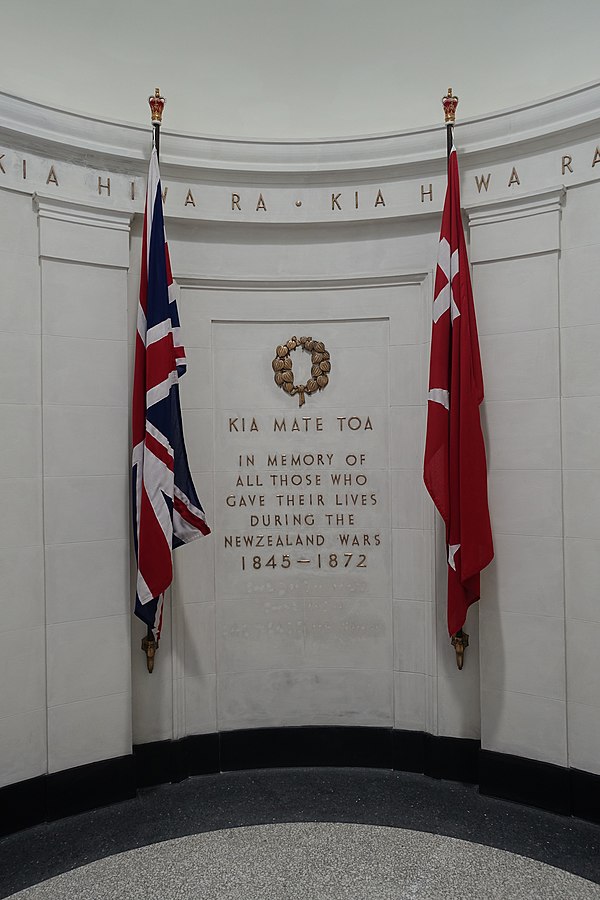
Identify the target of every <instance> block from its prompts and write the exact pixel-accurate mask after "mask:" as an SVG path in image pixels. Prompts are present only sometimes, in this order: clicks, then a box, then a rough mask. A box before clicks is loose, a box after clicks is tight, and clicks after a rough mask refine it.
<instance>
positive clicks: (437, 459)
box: [423, 146, 494, 635]
mask: <svg viewBox="0 0 600 900" xmlns="http://www.w3.org/2000/svg"><path fill="white" fill-rule="evenodd" d="M482 400H483V375H482V371H481V359H480V355H479V341H478V338H477V323H476V320H475V307H474V305H473V293H472V290H471V277H470V273H469V260H468V257H467V248H466V245H465V236H464V232H463V226H462V219H461V214H460V182H459V174H458V161H457V158H456V149H455V147H454V146H452V150H451V152H450V154H449V157H448V186H447V189H446V198H445V201H444V211H443V214H442V227H441V230H440V243H439V250H438V264H437V269H436V276H435V288H434V300H433V328H432V332H431V356H430V369H429V394H428V403H427V407H428V409H427V436H426V441H425V461H424V467H423V478H424V481H425V486H426V487H427V490H428V491H429V493H430V495H431V498H432V500H433V502H434V503H435V505H436V507H437V509H438V511H439V513H440V515H441V517H442V519H443V520H444V524H445V526H446V551H447V563H448V631H449V633H450V634H451V635H454V634H456V632H458V631H460V630H461V629H462V626H463V625H464V623H465V618H466V615H467V610H468V608H469V606H470V605H471V604H472V603H474V602H475V601H476V600H479V576H480V572H481V570H482V569H484V568H485V567H486V566H487V565H488V563H490V562H491V560H492V559H493V557H494V547H493V542H492V530H491V526H490V516H489V510H488V494H487V465H486V458H485V445H484V442H483V434H482V431H481V421H480V417H479V406H480V404H481V402H482Z"/></svg>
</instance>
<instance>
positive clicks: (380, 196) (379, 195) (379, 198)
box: [375, 188, 385, 207]
mask: <svg viewBox="0 0 600 900" xmlns="http://www.w3.org/2000/svg"><path fill="white" fill-rule="evenodd" d="M375 206H376V207H377V206H385V200H384V199H383V194H382V193H381V188H380V189H379V190H378V191H377V199H376V200H375Z"/></svg>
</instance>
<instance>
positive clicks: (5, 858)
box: [0, 769, 600, 900]
mask: <svg viewBox="0 0 600 900" xmlns="http://www.w3.org/2000/svg"><path fill="white" fill-rule="evenodd" d="M255 826H259V827H255ZM149 845H150V846H149ZM504 851H508V852H504ZM514 854H519V856H515V855H514ZM526 857H527V858H526ZM554 867H556V868H554ZM569 873H573V874H575V875H578V876H583V877H580V878H576V877H572V875H570V874H569ZM46 879H51V880H46ZM584 879H589V880H587V881H586V880H584ZM598 885H600V829H599V828H598V827H597V826H594V825H592V824H589V823H586V822H582V821H579V820H576V819H567V818H563V817H561V816H556V815H552V814H549V813H544V812H541V811H539V810H535V809H530V808H527V807H521V806H518V805H515V804H510V803H506V802H503V801H499V800H493V799H491V798H487V797H482V796H481V795H479V793H478V792H477V789H476V788H474V787H472V786H469V785H462V784H456V783H453V782H444V781H435V780H433V779H430V778H426V777H425V776H422V775H411V774H407V773H402V772H391V771H384V770H371V769H368V770H367V769H285V770H283V769H279V770H263V771H253V772H231V773H226V774H221V775H214V776H213V775H211V776H203V777H200V778H190V779H188V780H187V781H184V782H181V783H180V784H175V785H164V786H161V787H159V788H153V789H149V790H146V791H144V792H142V793H141V794H140V795H139V796H138V797H137V798H136V799H134V800H130V801H127V802H125V803H119V804H116V805H114V806H110V807H106V808H104V809H99V810H94V811H93V812H91V813H85V814H82V815H79V816H73V817H71V818H69V819H63V820H60V821H58V822H52V823H47V824H45V825H40V826H37V827H35V828H32V829H29V830H28V831H24V832H20V833H19V834H15V835H11V836H10V837H7V838H4V839H3V840H2V841H0V897H8V896H10V895H12V894H16V892H18V891H20V892H21V893H19V894H16V896H19V897H20V898H22V900H26V898H27V900H50V898H52V900H59V898H62V897H67V896H68V897H69V898H71V897H73V898H78V900H79V898H81V900H88V898H89V900H91V898H94V900H109V898H110V900H119V898H125V897H127V898H130V897H137V896H139V897H142V896H144V897H147V898H149V900H153V898H155V897H156V898H159V897H160V900H187V898H192V897H193V898H195V900H204V898H214V900H221V898H222V900H234V898H235V900H237V898H240V900H241V898H244V900H253V898H254V897H260V898H261V900H271V898H273V900H276V898H282V900H283V898H286V900H300V898H303V900H313V898H314V900H337V898H342V897H344V898H345V900H346V898H347V900H354V898H356V900H359V898H360V900H387V898H411V900H419V898H428V900H437V898H439V900H445V898H450V897H452V898H454V897H456V898H463V897H464V898H486V900H487V898H490V900H496V898H505V897H506V898H508V897H510V898H515V900H520V898H533V900H535V898H540V900H541V898H544V900H547V898H554V897H558V896H565V897H568V898H569V900H571V898H572V900H579V898H582V900H583V898H600V887H598ZM23 889H25V890H23Z"/></svg>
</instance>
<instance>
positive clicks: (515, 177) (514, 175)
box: [508, 166, 521, 187]
mask: <svg viewBox="0 0 600 900" xmlns="http://www.w3.org/2000/svg"><path fill="white" fill-rule="evenodd" d="M513 184H521V179H520V178H519V174H518V172H517V170H516V169H515V167H514V166H513V170H512V172H511V173H510V178H509V180H508V186H509V187H511V185H513Z"/></svg>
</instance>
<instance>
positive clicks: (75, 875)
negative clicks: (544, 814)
mask: <svg viewBox="0 0 600 900" xmlns="http://www.w3.org/2000/svg"><path fill="white" fill-rule="evenodd" d="M136 896H140V897H141V896H144V897H145V898H148V900H174V898H177V900H184V898H185V900H187V898H190V900H192V898H194V900H215V898H219V900H254V898H257V900H258V898H260V900H400V898H421V897H422V898H427V900H446V898H454V897H456V898H459V897H460V898H465V900H471V898H473V900H474V898H477V900H479V898H481V900H509V898H510V900H548V898H551V897H559V896H560V897H568V898H569V900H598V898H600V887H599V886H598V885H596V884H593V883H592V882H590V881H585V880H584V879H583V878H579V877H578V876H576V875H570V874H568V873H567V872H563V871H561V869H556V868H553V867H552V866H549V865H547V864H546V863H540V862H535V861H533V860H531V859H525V858H524V857H522V856H516V855H515V854H513V853H507V852H506V851H505V850H495V849H492V848H490V847H483V846H481V845H480V844H471V843H467V842H466V841H460V840H457V839H456V838H448V837H441V836H439V835H433V834H426V833H423V832H419V831H409V830H406V829H403V828H385V827H382V826H374V825H347V824H339V823H337V824H328V823H322V822H313V823H303V824H298V823H296V824H287V825H286V824H281V825H253V826H250V827H245V828H232V829H229V830H227V831H213V832H210V833H208V834H200V835H193V836H191V837H184V838H176V839H175V840H172V841H166V842H163V843H160V844H154V845H152V846H150V847H142V848H140V849H138V850H128V851H127V852H125V853H119V854H117V855H116V856H110V857H108V858H106V859H101V860H97V861H96V862H93V863H91V864H90V865H87V866H82V867H81V868H79V869H74V870H73V871H71V872H67V873H65V874H63V875H58V876H56V877H55V878H51V879H50V880H49V881H45V882H43V883H42V884H39V885H36V886H34V887H31V888H27V889H26V890H24V891H20V892H19V893H18V894H13V898H15V900H16V898H19V900H59V898H63V897H64V898H73V897H77V898H78V900H129V898H131V897H136Z"/></svg>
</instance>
